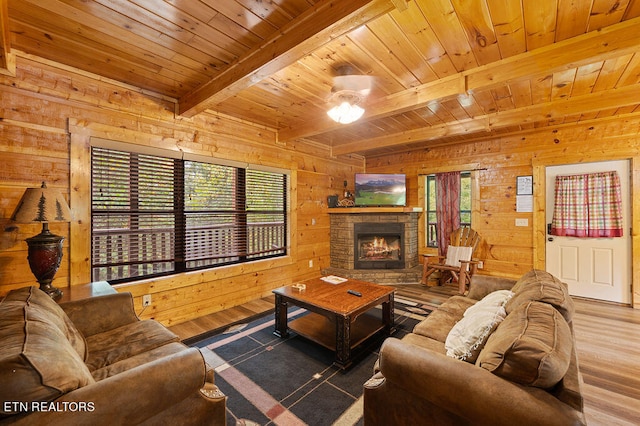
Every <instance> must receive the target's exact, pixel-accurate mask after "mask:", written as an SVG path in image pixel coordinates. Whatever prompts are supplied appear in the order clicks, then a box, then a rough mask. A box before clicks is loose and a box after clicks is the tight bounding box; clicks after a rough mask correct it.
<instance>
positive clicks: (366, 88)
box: [331, 75, 373, 96]
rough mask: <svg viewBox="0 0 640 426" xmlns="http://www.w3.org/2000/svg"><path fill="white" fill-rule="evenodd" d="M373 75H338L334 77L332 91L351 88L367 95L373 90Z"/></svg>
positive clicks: (350, 89)
mask: <svg viewBox="0 0 640 426" xmlns="http://www.w3.org/2000/svg"><path fill="white" fill-rule="evenodd" d="M372 84H373V77H372V76H370V75H338V76H335V77H333V88H332V89H331V91H332V92H334V93H335V92H340V91H343V90H349V91H354V92H358V93H360V94H361V95H363V96H366V95H368V94H369V92H370V91H371V85H372Z"/></svg>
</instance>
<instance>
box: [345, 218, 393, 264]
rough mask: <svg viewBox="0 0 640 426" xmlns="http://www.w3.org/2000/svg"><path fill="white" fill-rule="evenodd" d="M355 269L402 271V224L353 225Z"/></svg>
mask: <svg viewBox="0 0 640 426" xmlns="http://www.w3.org/2000/svg"><path fill="white" fill-rule="evenodd" d="M353 240H354V251H353V254H354V268H355V269H402V268H404V267H405V261H404V258H403V257H404V256H403V247H404V241H403V240H404V224H403V223H355V224H354V239H353Z"/></svg>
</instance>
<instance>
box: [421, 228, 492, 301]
mask: <svg viewBox="0 0 640 426" xmlns="http://www.w3.org/2000/svg"><path fill="white" fill-rule="evenodd" d="M480 239H481V238H480V235H478V233H477V232H476V231H474V230H473V229H471V228H470V227H468V226H463V227H461V228H458V229H456V230H455V231H453V232H452V233H451V237H450V239H449V246H447V255H446V256H437V255H430V254H425V255H423V256H424V262H423V267H422V284H425V285H426V284H427V281H428V279H429V276H430V275H431V274H433V273H434V272H436V271H439V272H440V285H442V284H444V283H445V282H448V281H457V282H458V290H459V292H460V294H464V292H465V291H466V288H467V284H469V282H470V281H471V276H472V275H473V274H474V273H475V272H476V270H477V269H478V263H479V260H478V259H477V258H476V257H475V254H476V249H477V248H478V246H479V245H480Z"/></svg>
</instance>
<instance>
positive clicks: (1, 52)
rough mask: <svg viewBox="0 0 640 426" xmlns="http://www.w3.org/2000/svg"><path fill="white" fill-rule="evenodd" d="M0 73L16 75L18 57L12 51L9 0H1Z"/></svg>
mask: <svg viewBox="0 0 640 426" xmlns="http://www.w3.org/2000/svg"><path fill="white" fill-rule="evenodd" d="M0 74H4V75H11V76H15V75H16V57H15V55H14V54H13V53H11V39H10V35H9V0H0Z"/></svg>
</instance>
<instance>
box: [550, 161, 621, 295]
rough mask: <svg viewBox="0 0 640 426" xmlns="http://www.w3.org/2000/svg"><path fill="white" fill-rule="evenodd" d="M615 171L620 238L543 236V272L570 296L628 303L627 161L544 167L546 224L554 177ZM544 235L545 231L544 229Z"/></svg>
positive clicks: (551, 201)
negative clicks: (620, 215) (564, 285)
mask: <svg viewBox="0 0 640 426" xmlns="http://www.w3.org/2000/svg"><path fill="white" fill-rule="evenodd" d="M610 170H617V171H618V175H619V176H620V186H621V195H622V211H623V226H624V227H623V229H624V231H623V236H622V237H618V238H575V237H558V236H555V235H549V234H548V233H547V243H546V268H547V271H548V272H549V273H551V274H553V275H555V276H556V277H558V278H559V279H560V280H561V281H564V282H565V283H567V284H568V285H569V293H570V294H571V295H573V296H580V297H588V298H591V299H599V300H607V301H611V302H619V303H631V236H630V234H631V228H630V223H631V208H630V202H629V201H630V195H629V194H630V188H629V162H628V161H626V160H623V161H606V162H600V163H584V164H573V165H565V166H552V167H547V168H546V175H547V182H546V184H547V194H546V197H547V200H546V203H547V207H546V219H547V224H550V223H551V219H552V218H553V207H554V184H555V177H556V176H557V175H571V174H578V173H592V172H604V171H610ZM547 232H548V228H547Z"/></svg>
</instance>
